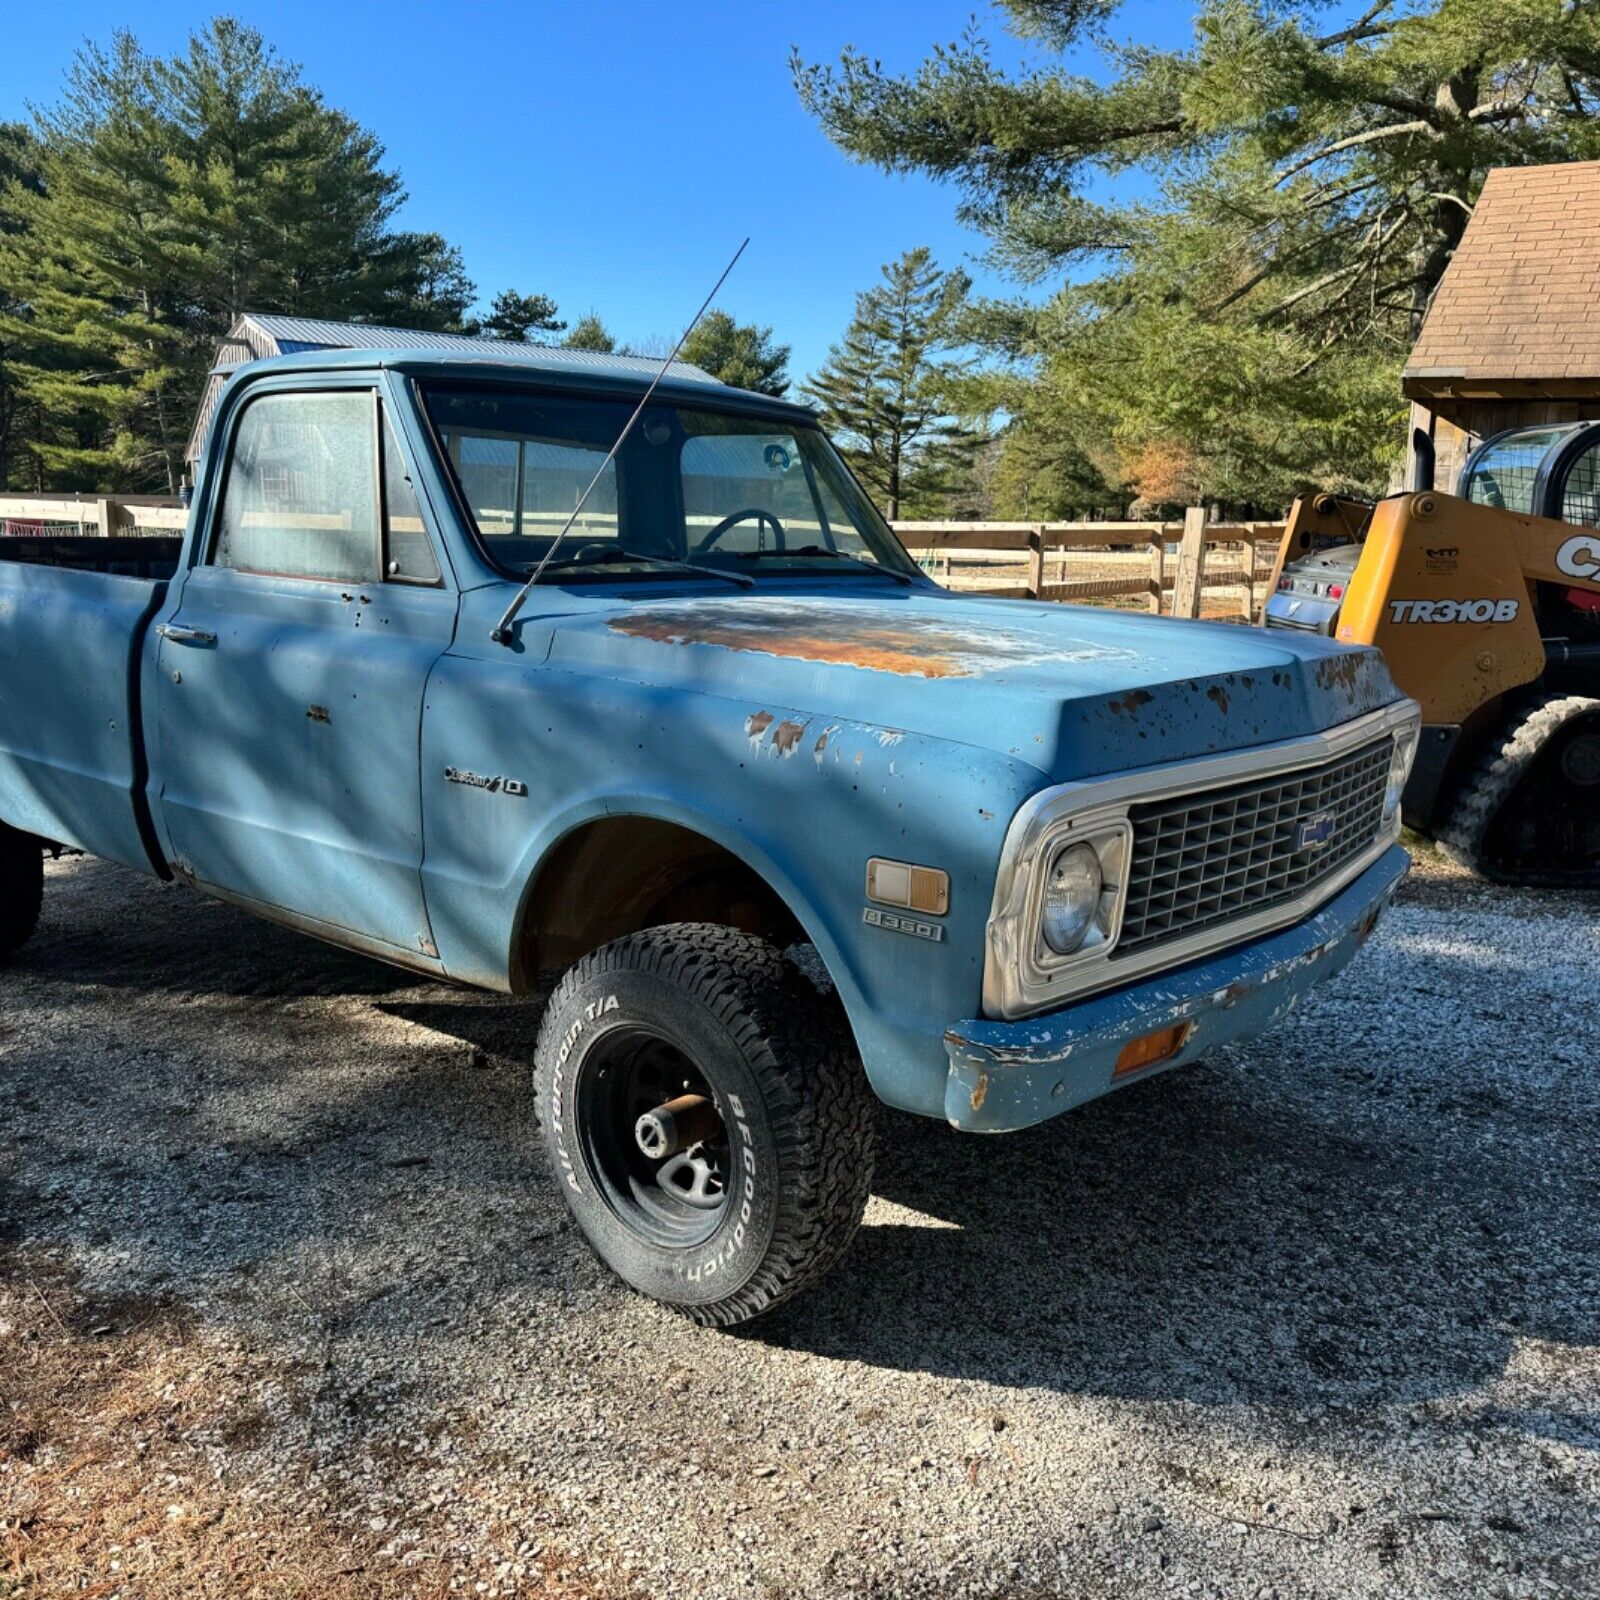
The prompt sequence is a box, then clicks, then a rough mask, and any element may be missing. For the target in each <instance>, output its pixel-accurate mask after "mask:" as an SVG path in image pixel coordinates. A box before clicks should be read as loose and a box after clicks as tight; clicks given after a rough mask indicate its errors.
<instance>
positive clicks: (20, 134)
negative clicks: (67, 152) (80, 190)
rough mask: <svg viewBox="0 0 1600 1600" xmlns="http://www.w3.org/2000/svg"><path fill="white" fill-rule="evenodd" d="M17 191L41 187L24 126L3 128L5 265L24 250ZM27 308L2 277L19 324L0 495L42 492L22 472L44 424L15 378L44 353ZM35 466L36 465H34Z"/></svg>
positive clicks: (4, 336) (11, 347)
mask: <svg viewBox="0 0 1600 1600" xmlns="http://www.w3.org/2000/svg"><path fill="white" fill-rule="evenodd" d="M14 188H16V189H21V190H25V191H27V192H30V193H33V194H37V193H38V192H39V191H40V189H41V188H42V183H41V180H40V178H39V175H38V148H37V145H36V143H35V140H34V138H33V135H32V133H31V132H30V131H29V130H28V129H27V128H26V127H25V126H24V125H23V124H21V123H17V122H8V123H0V263H3V261H4V250H3V246H4V244H5V242H6V241H10V242H11V243H12V244H13V245H15V246H17V247H18V248H25V245H24V242H23V241H22V240H21V239H19V237H18V236H19V235H20V234H22V233H23V232H25V230H26V223H25V222H24V221H23V220H22V218H21V217H19V216H18V215H17V213H16V209H15V207H14V205H13V204H12V203H11V202H10V199H9V196H10V194H11V192H12V190H13V189H14ZM26 309H27V308H26V306H25V304H24V303H23V302H22V301H20V300H18V299H16V298H14V297H13V295H12V292H11V290H10V288H9V287H8V281H7V279H6V277H5V276H4V274H3V272H0V317H6V316H10V317H12V318H14V319H17V320H14V321H13V322H12V323H11V324H9V329H10V331H9V332H6V333H0V491H3V490H5V489H8V488H30V489H37V488H38V481H37V477H35V478H34V479H33V481H30V482H26V483H24V482H23V480H22V478H21V476H20V472H19V467H20V463H21V458H22V457H23V454H24V452H25V451H26V449H27V441H28V440H29V439H31V438H35V437H37V435H38V431H39V426H40V420H41V419H40V417H39V415H38V409H37V407H36V406H32V405H30V404H29V402H28V400H27V397H26V394H25V391H24V390H23V389H21V388H19V386H18V384H17V381H16V378H15V376H14V373H13V369H14V368H15V367H16V366H17V365H18V364H26V363H28V362H31V361H37V360H38V355H39V353H38V351H37V350H36V349H35V347H34V344H33V341H32V339H31V338H30V337H29V335H28V331H27V328H26V325H25V323H23V322H22V321H21V320H20V317H19V313H24V312H25V311H26ZM30 465H36V463H34V462H32V461H30Z"/></svg>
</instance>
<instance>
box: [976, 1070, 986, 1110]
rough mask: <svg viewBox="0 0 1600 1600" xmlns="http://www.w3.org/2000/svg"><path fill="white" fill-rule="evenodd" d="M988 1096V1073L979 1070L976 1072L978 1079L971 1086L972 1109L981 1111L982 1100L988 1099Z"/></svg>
mask: <svg viewBox="0 0 1600 1600" xmlns="http://www.w3.org/2000/svg"><path fill="white" fill-rule="evenodd" d="M988 1097H989V1074H988V1073H987V1072H980V1073H979V1074H978V1081H977V1082H976V1083H975V1084H973V1086H972V1109H973V1110H974V1111H982V1110H983V1102H984V1101H985V1100H986V1099H988Z"/></svg>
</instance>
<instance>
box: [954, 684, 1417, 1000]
mask: <svg viewBox="0 0 1600 1600" xmlns="http://www.w3.org/2000/svg"><path fill="white" fill-rule="evenodd" d="M1420 725H1421V712H1420V710H1419V708H1418V706H1417V704H1416V702H1415V701H1414V700H1405V699H1402V700H1397V701H1395V702H1394V703H1393V704H1392V705H1388V706H1385V707H1383V708H1382V709H1381V710H1378V711H1373V712H1369V713H1367V714H1366V715H1365V716H1361V717H1356V718H1354V719H1352V720H1351V721H1349V722H1346V723H1341V724H1340V725H1339V726H1338V727H1335V728H1330V729H1328V730H1327V731H1325V732H1323V733H1318V734H1312V735H1309V736H1305V737H1301V738H1298V739H1285V740H1280V741H1279V742H1277V743H1275V744H1269V745H1260V746H1257V747H1256V748H1254V749H1249V750H1236V751H1232V752H1230V753H1228V754H1226V755H1220V756H1207V757H1204V758H1202V759H1200V760H1198V761H1183V762H1169V763H1167V764H1165V765H1162V766H1155V767H1145V768H1142V769H1140V770H1138V771H1134V772H1128V773H1119V774H1116V775H1114V776H1112V777H1108V778H1091V779H1085V780H1083V781H1081V782H1077V783H1068V784H1062V785H1059V786H1057V787H1055V788H1050V789H1045V790H1043V791H1041V792H1040V793H1039V794H1036V795H1034V796H1033V797H1032V799H1030V800H1029V801H1027V802H1026V803H1025V804H1024V805H1023V806H1022V807H1021V809H1020V810H1019V811H1018V812H1017V814H1016V816H1015V817H1014V818H1013V819H1012V822H1011V826H1010V828H1009V830H1008V831H1007V834H1006V841H1005V845H1004V847H1003V849H1002V851H1001V855H1000V865H999V869H998V871H997V873H996V876H995V890H994V900H993V902H992V906H991V910H990V915H989V923H988V939H987V948H986V952H985V959H984V973H983V1010H984V1014H985V1015H986V1016H990V1017H998V1018H1002V1019H1005V1020H1015V1019H1017V1018H1021V1017H1027V1016H1033V1015H1036V1014H1037V1013H1039V1012H1042V1011H1052V1010H1056V1009H1058V1008H1060V1007H1061V1006H1064V1005H1066V1004H1067V1003H1068V1002H1070V1001H1072V1000H1076V999H1080V998H1082V997H1083V996H1085V995H1088V994H1093V993H1096V992H1098V991H1100V990H1103V989H1109V988H1114V987H1116V986H1119V985H1121V984H1125V983H1130V982H1132V981H1133V980H1134V979H1136V978H1139V977H1142V976H1145V975H1147V974H1150V973H1154V972H1159V971H1162V970H1166V969H1171V968H1174V967H1178V966H1182V965H1183V964H1184V963H1186V962H1189V961H1193V960H1196V959H1198V958H1199V957H1201V956H1204V955H1208V954H1210V953H1212V952H1213V951H1216V950H1220V949H1223V948H1225V947H1227V946H1229V945H1235V944H1243V943H1246V942H1247V941H1249V940H1251V939H1257V938H1260V937H1262V936H1263V935H1265V934H1268V933H1271V932H1273V931H1275V930H1276V929H1279V928H1285V927H1288V926H1289V925H1290V924H1291V923H1294V922H1298V921H1300V920H1301V919H1302V918H1304V917H1306V916H1309V915H1310V914H1311V912H1313V911H1314V910H1316V908H1317V907H1318V906H1319V905H1321V904H1323V902H1325V901H1327V900H1329V899H1331V898H1332V897H1333V896H1334V895H1335V894H1337V893H1338V892H1339V890H1341V889H1342V888H1344V887H1345V885H1346V884H1348V883H1349V882H1350V881H1351V880H1352V879H1354V878H1356V877H1358V876H1359V875H1360V874H1361V873H1362V872H1364V871H1365V870H1366V869H1367V868H1368V867H1369V866H1371V865H1372V864H1373V863H1374V862H1375V861H1376V860H1377V859H1378V858H1379V857H1380V856H1381V855H1382V854H1383V853H1384V851H1385V850H1387V849H1388V848H1389V847H1390V846H1391V845H1392V844H1393V843H1394V842H1395V840H1396V839H1397V838H1398V837H1399V833H1400V817H1399V811H1398V808H1396V811H1395V813H1394V815H1393V816H1392V817H1391V818H1390V820H1389V822H1388V823H1387V825H1384V824H1383V823H1382V820H1381V813H1382V796H1383V786H1382V785H1380V788H1379V800H1378V811H1379V817H1380V823H1379V826H1378V828H1377V830H1376V834H1375V836H1372V837H1370V838H1369V839H1368V840H1367V841H1366V842H1365V843H1360V842H1357V843H1355V845H1354V847H1353V849H1351V850H1350V851H1348V852H1346V853H1345V854H1344V855H1343V859H1342V860H1338V861H1330V862H1329V863H1328V865H1327V866H1326V868H1325V869H1320V870H1314V871H1313V872H1312V874H1311V875H1309V876H1308V878H1307V880H1306V881H1305V882H1304V883H1303V884H1299V885H1296V886H1294V887H1293V888H1292V889H1290V890H1289V892H1287V893H1285V894H1283V895H1281V896H1279V897H1277V898H1275V899H1270V900H1267V901H1264V902H1258V903H1245V904H1241V905H1240V906H1238V907H1237V908H1234V909H1232V910H1230V911H1229V912H1228V914H1226V915H1224V916H1220V917H1217V918H1213V919H1211V920H1208V921H1205V922H1202V923H1199V924H1197V925H1192V926H1188V927H1183V928H1174V929H1170V930H1165V931H1164V932H1163V935H1162V936H1161V937H1158V938H1152V939H1149V940H1147V941H1146V942H1145V943H1144V944H1143V945H1142V947H1140V948H1132V947H1130V948H1128V949H1127V950H1126V951H1124V950H1123V948H1122V936H1123V921H1124V917H1125V914H1126V913H1127V912H1128V911H1129V910H1130V909H1135V910H1137V907H1134V906H1133V905H1132V902H1131V901H1130V897H1129V896H1128V894H1127V893H1126V888H1127V885H1126V883H1125V884H1124V893H1123V895H1122V896H1121V897H1120V899H1119V901H1118V905H1117V911H1116V916H1115V919H1114V926H1113V929H1112V934H1111V938H1110V939H1109V941H1108V942H1107V943H1106V944H1104V945H1101V946H1100V947H1098V948H1097V949H1094V950H1092V951H1089V952H1079V953H1078V954H1076V955H1072V956H1066V957H1056V956H1053V955H1052V954H1051V953H1050V952H1049V951H1048V950H1047V949H1045V948H1043V941H1042V940H1041V939H1040V938H1039V936H1038V928H1039V911H1040V902H1041V898H1042V894H1043V882H1044V878H1045V872H1044V868H1045V866H1046V865H1047V864H1048V863H1049V861H1050V860H1051V859H1053V857H1054V854H1055V852H1056V851H1057V850H1059V849H1061V848H1062V847H1063V845H1065V844H1067V843H1069V842H1072V841H1073V840H1076V839H1081V838H1090V837H1093V836H1094V835H1096V834H1097V833H1100V832H1103V831H1105V830H1107V829H1111V828H1123V829H1132V828H1133V827H1134V826H1135V824H1134V822H1133V821H1132V818H1133V817H1134V815H1135V814H1137V813H1140V812H1145V813H1148V814H1155V813H1156V812H1158V811H1161V810H1163V809H1164V808H1165V804H1166V803H1168V802H1170V803H1171V804H1172V806H1173V807H1174V808H1175V809H1176V810H1178V811H1184V810H1191V811H1192V810H1194V809H1196V808H1197V807H1198V806H1200V805H1201V804H1209V803H1211V802H1212V801H1213V800H1214V799H1215V798H1216V796H1217V795H1218V793H1219V792H1222V791H1227V792H1232V791H1236V790H1240V789H1250V788H1263V789H1271V788H1274V787H1282V786H1285V785H1288V784H1292V783H1298V782H1300V781H1302V780H1305V779H1307V778H1308V777H1311V776H1313V775H1314V773H1315V771H1316V769H1319V768H1328V767H1341V766H1343V765H1344V764H1345V763H1346V762H1347V761H1348V760H1349V759H1350V758H1353V757H1356V756H1359V755H1360V754H1361V753H1362V752H1363V751H1364V750H1366V749H1368V748H1370V747H1372V746H1374V745H1378V744H1382V745H1383V747H1384V751H1385V763H1387V759H1388V751H1389V749H1390V748H1391V747H1392V745H1393V743H1394V742H1395V741H1396V740H1399V739H1403V738H1404V737H1405V736H1406V735H1407V734H1409V735H1411V736H1412V739H1413V743H1414V740H1415V735H1416V733H1417V730H1418V729H1419V728H1420ZM1320 814H1321V813H1319V812H1317V811H1316V810H1312V811H1311V812H1310V813H1309V815H1310V817H1311V818H1315V817H1316V816H1318V815H1320ZM1334 844H1335V839H1334V837H1333V835H1332V834H1331V833H1330V839H1329V843H1328V847H1327V849H1326V850H1325V851H1319V852H1314V854H1324V855H1327V854H1331V853H1332V850H1333V848H1334Z"/></svg>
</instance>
